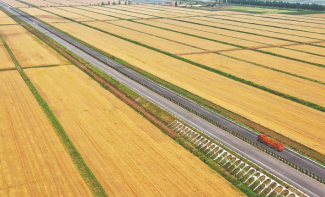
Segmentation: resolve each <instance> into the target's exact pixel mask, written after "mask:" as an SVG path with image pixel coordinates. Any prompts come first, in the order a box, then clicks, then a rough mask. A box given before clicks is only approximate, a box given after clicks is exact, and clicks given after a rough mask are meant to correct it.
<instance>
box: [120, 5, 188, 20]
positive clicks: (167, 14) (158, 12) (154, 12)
mask: <svg viewBox="0 0 325 197" xmlns="http://www.w3.org/2000/svg"><path fill="white" fill-rule="evenodd" d="M115 9H119V10H128V11H131V12H133V11H135V12H137V13H141V14H149V15H152V16H156V17H164V18H174V17H188V16H192V15H193V13H192V14H190V13H186V14H180V13H175V12H169V11H161V10H152V9H141V8H136V9H134V7H133V6H131V7H130V6H128V7H126V6H125V7H120V6H119V7H115Z"/></svg>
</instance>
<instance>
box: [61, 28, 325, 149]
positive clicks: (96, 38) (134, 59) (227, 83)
mask: <svg viewBox="0 0 325 197" xmlns="http://www.w3.org/2000/svg"><path fill="white" fill-rule="evenodd" d="M55 26H56V27H57V28H59V29H61V30H63V31H65V32H67V33H69V34H72V35H74V36H75V37H77V38H79V39H81V40H83V41H85V42H87V43H91V44H92V45H93V46H95V47H97V48H99V49H101V50H103V51H105V52H107V53H109V54H112V55H114V56H115V57H118V58H120V59H123V60H124V61H126V62H129V63H131V64H132V65H134V66H136V67H138V68H140V69H143V70H145V71H147V72H149V73H151V74H153V75H155V76H157V77H160V78H162V79H164V80H166V81H169V82H170V83H172V84H175V85H176V86H179V87H181V88H184V89H186V90H188V91H190V92H192V93H194V94H196V95H200V96H201V97H202V98H205V99H207V100H209V101H211V102H213V103H216V104H218V105H220V106H223V107H225V108H227V109H229V110H231V111H233V112H235V113H238V114H240V115H242V116H243V117H246V118H248V119H250V120H252V121H254V122H257V123H259V124H261V125H263V126H265V127H267V128H270V129H272V130H274V131H277V132H279V133H281V134H282V135H284V136H286V137H289V138H291V139H293V140H295V141H298V142H300V143H302V144H304V145H306V146H308V147H310V148H313V149H315V150H317V151H319V152H320V153H323V154H324V153H325V144H324V141H325V139H320V138H319V137H320V136H319V135H318V134H319V133H322V131H323V128H324V126H325V114H324V113H323V112H320V111H316V110H314V109H311V108H309V107H306V106H303V105H300V104H297V103H294V102H291V101H289V100H286V99H283V98H280V97H278V96H275V95H272V94H269V93H266V92H264V91H262V90H258V89H256V88H253V87H250V86H247V85H244V84H242V83H239V82H235V81H233V80H231V79H228V78H225V77H221V76H220V75H218V74H215V73H212V72H210V71H207V70H204V69H201V68H199V67H196V66H193V65H191V64H188V63H185V62H182V61H179V60H176V59H174V58H171V57H169V56H166V55H162V54H161V53H158V52H155V51H152V50H149V49H146V48H144V47H141V46H137V45H135V44H131V43H129V42H127V41H124V40H121V39H118V38H115V37H112V36H109V35H107V34H104V33H102V32H99V31H96V30H93V29H90V28H88V27H84V26H82V25H79V24H69V25H68V24H63V23H62V24H55ZM88 35H92V36H88ZM105 46H111V47H105ZM298 120H299V121H298ZM324 138H325V137H324Z"/></svg>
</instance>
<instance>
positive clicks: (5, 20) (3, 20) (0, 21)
mask: <svg viewBox="0 0 325 197" xmlns="http://www.w3.org/2000/svg"><path fill="white" fill-rule="evenodd" d="M8 24H17V23H16V22H15V21H14V20H13V19H12V18H10V17H9V16H7V15H6V14H5V13H3V12H2V11H0V25H8Z"/></svg>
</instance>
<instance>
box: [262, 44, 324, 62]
mask: <svg viewBox="0 0 325 197" xmlns="http://www.w3.org/2000/svg"><path fill="white" fill-rule="evenodd" d="M261 50H262V51H267V52H271V53H276V54H279V55H283V56H287V57H291V58H295V59H299V60H302V61H307V62H313V63H317V64H322V65H325V58H324V57H320V56H316V55H311V54H308V53H304V52H299V51H293V50H290V49H284V48H267V49H261ZM311 66H312V65H311Z"/></svg>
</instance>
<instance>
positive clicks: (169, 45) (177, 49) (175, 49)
mask: <svg viewBox="0 0 325 197" xmlns="http://www.w3.org/2000/svg"><path fill="white" fill-rule="evenodd" d="M85 24H87V25H90V26H93V27H97V28H100V29H102V30H105V31H109V32H111V33H114V34H118V35H120V36H123V37H126V38H129V39H132V40H136V41H138V42H141V43H144V44H147V45H150V46H152V47H155V48H159V49H161V50H164V51H167V52H169V53H181V52H183V51H188V52H203V51H204V50H202V49H198V48H194V47H192V46H187V45H184V44H181V43H176V42H173V41H170V40H166V39H162V38H159V37H155V36H152V35H147V34H144V33H140V32H137V31H133V30H130V29H127V28H122V27H119V26H116V25H111V24H108V23H104V22H89V23H85ZM174 36H175V35H174ZM180 36H182V37H181V38H180V39H188V38H187V37H186V36H184V35H180ZM178 38H179V37H178ZM200 41H201V40H197V41H196V42H195V40H194V41H193V43H194V44H197V45H198V44H199V45H200V46H204V44H209V42H203V43H200ZM204 41H206V40H204ZM213 44H214V43H211V44H210V45H208V46H211V47H216V48H217V45H216V46H214V45H213ZM221 47H222V46H221Z"/></svg>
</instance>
